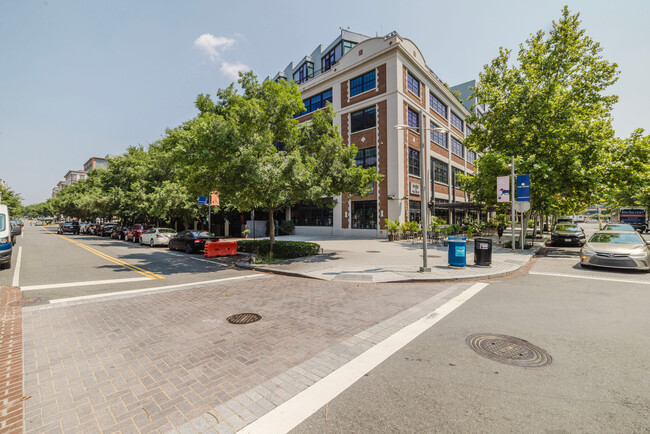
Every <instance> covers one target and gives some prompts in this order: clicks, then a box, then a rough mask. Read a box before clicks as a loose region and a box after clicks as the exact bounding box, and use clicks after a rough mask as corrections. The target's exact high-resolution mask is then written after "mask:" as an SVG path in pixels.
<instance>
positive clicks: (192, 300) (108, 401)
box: [22, 276, 449, 432]
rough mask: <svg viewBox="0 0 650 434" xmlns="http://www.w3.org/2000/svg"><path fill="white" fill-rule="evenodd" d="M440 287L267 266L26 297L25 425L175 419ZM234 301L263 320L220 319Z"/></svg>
mask: <svg viewBox="0 0 650 434" xmlns="http://www.w3.org/2000/svg"><path fill="white" fill-rule="evenodd" d="M448 287H449V285H444V284H437V285H436V284H417V283H414V284H400V285H393V284H384V285H380V284H377V285H363V284H356V283H347V282H323V281H317V280H309V279H298V278H289V277H280V276H274V277H270V278H267V279H255V280H248V281H237V282H236V281H233V282H230V283H222V284H218V285H212V286H207V287H202V288H193V289H186V290H180V291H173V292H164V293H158V294H150V295H143V296H138V297H130V298H116V299H112V300H102V301H94V302H86V303H82V304H76V305H70V306H59V307H45V308H44V307H31V308H26V309H24V310H23V313H22V315H23V328H24V365H25V376H24V379H25V380H24V388H25V393H26V394H28V395H32V398H31V399H29V400H27V401H25V429H26V431H27V432H115V431H122V432H138V431H141V432H155V431H159V432H166V431H168V430H171V429H173V428H179V427H183V426H185V425H186V424H187V422H188V421H191V420H194V419H195V418H197V417H199V416H202V415H204V414H206V412H207V411H209V410H210V409H213V408H215V407H218V406H219V405H220V404H223V403H226V402H232V401H231V400H232V398H234V397H238V396H239V397H241V395H242V394H245V393H252V392H250V391H251V389H253V388H255V387H259V386H261V385H263V384H265V383H267V382H268V381H270V380H272V379H274V378H276V377H277V376H279V375H282V374H283V373H284V372H285V371H287V370H288V369H291V368H293V367H295V366H297V365H300V364H301V363H303V362H305V361H308V360H309V359H311V358H312V357H314V356H317V355H319V354H321V353H322V352H323V351H325V350H326V349H328V348H330V347H332V346H333V345H337V344H338V343H341V342H343V341H345V340H346V339H349V338H351V337H352V336H354V335H356V334H358V333H361V332H363V331H364V330H367V329H368V328H370V327H372V326H373V325H375V324H378V323H380V322H381V321H384V320H386V319H387V318H390V317H392V316H394V315H396V314H397V313H399V312H402V311H404V310H405V309H408V308H410V307H412V306H414V305H416V304H418V303H420V302H421V301H423V300H426V299H428V298H429V297H431V296H433V295H435V294H437V293H439V292H441V291H443V290H444V289H446V288H448ZM240 312H255V313H258V314H260V315H261V316H262V320H261V321H259V322H256V323H253V324H248V325H232V324H229V323H227V322H226V318H227V317H228V316H229V315H231V314H234V313H240ZM260 390H262V389H260ZM278 393H280V392H278ZM254 398H258V399H259V397H256V396H254ZM275 398H279V399H286V398H287V397H286V396H285V397H281V396H275ZM240 399H241V398H240ZM260 402H266V401H261V400H260ZM271 404H273V403H271V402H270V401H269V405H271Z"/></svg>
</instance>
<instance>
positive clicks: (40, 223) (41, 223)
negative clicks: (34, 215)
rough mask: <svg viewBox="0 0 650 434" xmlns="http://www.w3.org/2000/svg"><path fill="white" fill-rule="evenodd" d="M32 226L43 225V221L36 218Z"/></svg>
mask: <svg viewBox="0 0 650 434" xmlns="http://www.w3.org/2000/svg"><path fill="white" fill-rule="evenodd" d="M34 226H43V221H42V220H36V223H34Z"/></svg>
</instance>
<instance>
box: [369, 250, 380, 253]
mask: <svg viewBox="0 0 650 434" xmlns="http://www.w3.org/2000/svg"><path fill="white" fill-rule="evenodd" d="M366 253H381V252H380V251H379V250H366Z"/></svg>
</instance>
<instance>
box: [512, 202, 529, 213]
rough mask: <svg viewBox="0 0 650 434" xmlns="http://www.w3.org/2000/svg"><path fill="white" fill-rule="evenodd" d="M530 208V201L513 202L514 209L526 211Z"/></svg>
mask: <svg viewBox="0 0 650 434" xmlns="http://www.w3.org/2000/svg"><path fill="white" fill-rule="evenodd" d="M529 209H530V202H515V211H517V212H526V211H528V210H529Z"/></svg>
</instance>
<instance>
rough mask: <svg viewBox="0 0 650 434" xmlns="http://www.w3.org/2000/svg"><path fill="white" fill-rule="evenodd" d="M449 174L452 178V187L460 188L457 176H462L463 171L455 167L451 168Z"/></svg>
mask: <svg viewBox="0 0 650 434" xmlns="http://www.w3.org/2000/svg"><path fill="white" fill-rule="evenodd" d="M451 174H452V177H453V180H452V181H453V185H454V187H456V188H460V187H461V185H460V176H459V175H463V171H462V170H460V169H457V168H456V167H452V168H451Z"/></svg>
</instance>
